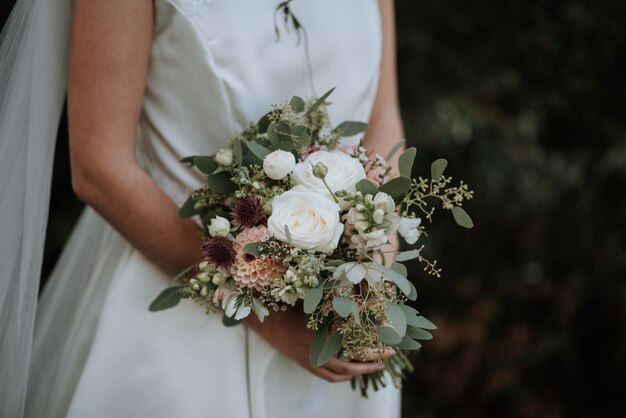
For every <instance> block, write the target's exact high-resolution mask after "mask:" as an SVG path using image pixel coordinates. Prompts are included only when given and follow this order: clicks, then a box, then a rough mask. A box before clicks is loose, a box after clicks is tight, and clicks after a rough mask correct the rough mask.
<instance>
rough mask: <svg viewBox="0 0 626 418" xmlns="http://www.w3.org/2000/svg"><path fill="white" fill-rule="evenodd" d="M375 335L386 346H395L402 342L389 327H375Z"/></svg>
mask: <svg viewBox="0 0 626 418" xmlns="http://www.w3.org/2000/svg"><path fill="white" fill-rule="evenodd" d="M376 334H378V337H379V338H380V340H381V341H382V342H384V343H385V344H388V345H396V344H399V343H400V341H402V337H400V336H399V335H398V333H397V332H396V330H395V329H393V328H391V327H376Z"/></svg>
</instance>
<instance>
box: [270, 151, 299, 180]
mask: <svg viewBox="0 0 626 418" xmlns="http://www.w3.org/2000/svg"><path fill="white" fill-rule="evenodd" d="M295 166H296V157H294V156H293V154H292V153H290V152H287V151H283V150H280V149H279V150H276V151H274V152H271V153H269V154H267V155H266V156H265V158H264V159H263V171H265V174H267V177H269V178H271V179H272V180H280V179H282V178H284V177H285V176H286V175H287V174H289V173H291V172H292V171H293V168H294V167H295Z"/></svg>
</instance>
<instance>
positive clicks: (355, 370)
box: [324, 357, 385, 376]
mask: <svg viewBox="0 0 626 418" xmlns="http://www.w3.org/2000/svg"><path fill="white" fill-rule="evenodd" d="M324 367H326V368H327V369H330V370H332V371H334V372H336V373H340V374H348V375H351V376H354V375H360V374H369V373H376V372H380V371H383V370H384V368H385V365H384V364H380V363H367V362H363V363H361V362H353V361H342V360H339V359H338V358H336V357H333V358H332V359H330V360H329V361H328V363H326V364H325V365H324Z"/></svg>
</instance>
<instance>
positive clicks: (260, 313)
mask: <svg viewBox="0 0 626 418" xmlns="http://www.w3.org/2000/svg"><path fill="white" fill-rule="evenodd" d="M252 311H253V312H254V313H255V314H256V316H257V318H259V322H263V320H264V319H265V317H266V316H268V315H269V314H270V311H269V310H268V309H267V307H266V306H265V305H263V303H261V301H259V300H258V299H252Z"/></svg>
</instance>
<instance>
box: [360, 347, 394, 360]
mask: <svg viewBox="0 0 626 418" xmlns="http://www.w3.org/2000/svg"><path fill="white" fill-rule="evenodd" d="M395 355H396V352H395V350H394V349H393V348H386V349H385V351H383V355H382V357H381V356H380V354H379V353H378V352H377V351H371V352H369V353H366V354H363V355H360V356H354V358H353V360H356V361H364V362H367V361H377V360H387V359H388V358H390V357H393V356H395Z"/></svg>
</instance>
